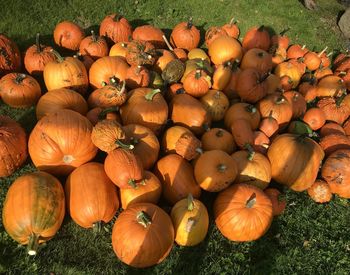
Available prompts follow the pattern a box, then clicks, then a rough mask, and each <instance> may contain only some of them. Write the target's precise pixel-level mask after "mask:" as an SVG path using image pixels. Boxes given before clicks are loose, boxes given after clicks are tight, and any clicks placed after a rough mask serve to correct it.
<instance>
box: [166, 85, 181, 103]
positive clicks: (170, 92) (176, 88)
mask: <svg viewBox="0 0 350 275" xmlns="http://www.w3.org/2000/svg"><path fill="white" fill-rule="evenodd" d="M184 93H185V90H184V89H183V85H182V84H181V83H174V84H171V85H169V87H168V89H167V90H166V91H165V99H166V101H167V102H170V101H171V100H172V99H173V97H174V96H175V95H177V94H184Z"/></svg>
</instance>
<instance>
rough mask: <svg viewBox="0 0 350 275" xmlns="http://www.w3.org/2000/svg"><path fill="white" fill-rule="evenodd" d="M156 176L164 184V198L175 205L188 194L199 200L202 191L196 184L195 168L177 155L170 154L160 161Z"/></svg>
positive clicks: (155, 172)
mask: <svg viewBox="0 0 350 275" xmlns="http://www.w3.org/2000/svg"><path fill="white" fill-rule="evenodd" d="M154 174H155V175H156V176H157V177H158V179H159V180H160V182H161V183H162V189H163V197H164V198H165V199H166V200H167V201H168V202H169V203H170V204H171V205H174V204H175V203H177V202H178V201H179V200H181V199H184V198H186V197H187V196H188V194H192V195H193V197H194V198H199V197H200V195H201V189H200V187H199V185H198V184H197V183H196V181H195V179H194V174H193V167H192V166H191V164H190V163H188V162H187V161H186V160H185V159H184V158H182V157H181V156H179V155H177V154H170V155H167V156H165V157H163V158H161V159H159V160H158V162H157V163H156V165H155V168H154Z"/></svg>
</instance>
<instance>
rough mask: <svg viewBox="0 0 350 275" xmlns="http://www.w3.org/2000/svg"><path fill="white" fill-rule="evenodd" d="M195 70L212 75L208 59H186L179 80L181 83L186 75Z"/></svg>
mask: <svg viewBox="0 0 350 275" xmlns="http://www.w3.org/2000/svg"><path fill="white" fill-rule="evenodd" d="M195 70H203V71H205V73H206V74H208V75H209V76H211V75H213V68H212V67H211V65H210V62H209V61H207V60H205V59H200V58H195V59H189V60H187V61H186V65H185V71H184V72H183V75H182V77H181V80H180V82H181V83H183V82H184V80H185V78H186V77H187V75H188V74H190V73H192V72H193V71H195Z"/></svg>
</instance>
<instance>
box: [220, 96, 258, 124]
mask: <svg viewBox="0 0 350 275" xmlns="http://www.w3.org/2000/svg"><path fill="white" fill-rule="evenodd" d="M260 118H261V115H260V112H259V111H258V109H257V108H256V107H255V106H254V105H251V104H248V103H244V102H239V103H235V104H233V105H231V106H230V108H229V109H228V110H227V112H226V114H225V118H224V122H225V126H226V128H227V129H230V128H231V125H232V122H233V121H234V120H237V119H243V120H246V121H249V124H250V126H251V129H253V130H255V129H257V128H258V127H259V122H260Z"/></svg>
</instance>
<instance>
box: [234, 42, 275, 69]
mask: <svg viewBox="0 0 350 275" xmlns="http://www.w3.org/2000/svg"><path fill="white" fill-rule="evenodd" d="M240 67H241V69H242V70H244V69H247V68H253V69H256V70H257V71H258V72H259V73H261V74H267V73H269V72H270V71H271V70H272V57H271V54H269V53H268V52H266V51H264V50H262V49H258V48H252V49H250V50H248V51H247V52H246V53H245V54H244V56H243V58H242V62H241V66H240Z"/></svg>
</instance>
